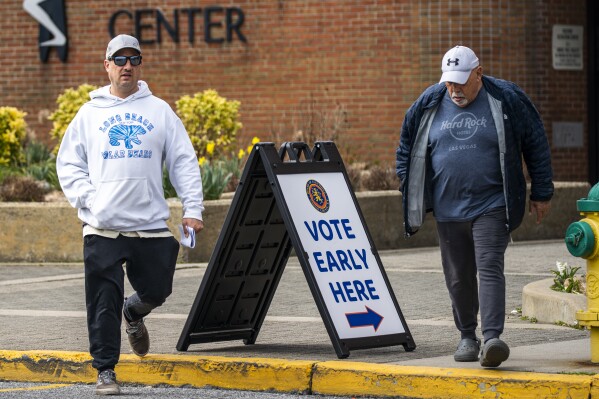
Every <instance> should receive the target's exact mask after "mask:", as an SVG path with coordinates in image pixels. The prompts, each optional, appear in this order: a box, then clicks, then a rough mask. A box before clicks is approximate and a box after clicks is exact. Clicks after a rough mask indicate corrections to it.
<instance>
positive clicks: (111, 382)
mask: <svg viewBox="0 0 599 399" xmlns="http://www.w3.org/2000/svg"><path fill="white" fill-rule="evenodd" d="M120 393H121V388H120V387H119V384H118V383H117V382H116V373H115V372H114V370H110V369H108V370H104V371H102V372H100V373H98V382H96V395H120Z"/></svg>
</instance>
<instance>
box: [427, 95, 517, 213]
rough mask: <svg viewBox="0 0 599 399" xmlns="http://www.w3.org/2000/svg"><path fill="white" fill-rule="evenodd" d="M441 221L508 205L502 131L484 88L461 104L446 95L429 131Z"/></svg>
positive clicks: (434, 185)
mask: <svg viewBox="0 0 599 399" xmlns="http://www.w3.org/2000/svg"><path fill="white" fill-rule="evenodd" d="M429 146H430V150H431V156H432V168H433V176H434V177H433V201H434V202H433V208H434V215H435V219H436V220H437V221H439V222H451V221H469V220H472V219H474V218H476V217H478V216H480V215H481V214H482V213H483V212H485V211H487V210H488V209H491V208H496V207H500V206H505V198H504V196H503V183H502V178H501V167H500V164H499V145H498V139H497V130H496V128H495V122H494V121H493V116H492V114H491V108H490V106H489V100H488V99H487V92H486V90H485V89H484V88H481V90H480V91H479V92H478V95H477V96H476V98H475V99H474V101H473V102H472V103H470V104H469V105H468V106H467V107H465V108H460V107H458V106H457V105H456V104H454V102H453V101H451V97H450V96H449V92H447V94H446V95H445V97H444V98H443V100H442V101H441V103H440V104H439V109H438V110H437V113H436V115H435V118H434V120H433V123H432V125H431V130H430V133H429Z"/></svg>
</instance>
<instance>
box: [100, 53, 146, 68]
mask: <svg viewBox="0 0 599 399" xmlns="http://www.w3.org/2000/svg"><path fill="white" fill-rule="evenodd" d="M127 60H129V62H131V66H138V65H139V64H141V55H132V56H130V57H127V56H124V55H118V56H116V57H109V58H108V61H114V65H116V66H125V64H127Z"/></svg>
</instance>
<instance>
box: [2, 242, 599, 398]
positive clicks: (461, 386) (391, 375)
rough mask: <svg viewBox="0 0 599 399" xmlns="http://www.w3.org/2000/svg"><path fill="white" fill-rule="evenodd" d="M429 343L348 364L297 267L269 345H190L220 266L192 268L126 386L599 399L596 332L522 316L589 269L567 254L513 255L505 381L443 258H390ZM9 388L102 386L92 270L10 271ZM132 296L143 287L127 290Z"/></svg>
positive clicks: (274, 309)
mask: <svg viewBox="0 0 599 399" xmlns="http://www.w3.org/2000/svg"><path fill="white" fill-rule="evenodd" d="M379 256H380V258H381V261H382V264H383V266H384V269H385V272H386V274H387V276H388V278H389V281H390V284H391V286H392V289H393V291H394V293H395V296H396V297H397V300H398V302H399V305H400V308H401V312H402V314H403V316H404V318H405V320H406V324H407V326H408V328H409V330H410V333H411V335H412V337H413V339H414V341H415V343H416V349H415V350H413V351H410V352H407V351H405V350H404V348H403V346H401V345H400V346H388V347H379V348H372V349H360V350H353V351H351V353H350V356H349V358H347V359H344V360H339V359H338V358H337V355H336V353H335V350H334V348H333V346H332V344H331V340H330V338H329V335H328V334H327V331H326V328H325V325H324V323H323V321H322V319H321V317H320V315H319V312H318V309H317V307H316V305H315V302H314V299H313V297H312V295H311V292H310V289H309V287H308V284H307V282H306V278H305V276H304V274H303V271H302V268H301V266H300V264H299V262H298V260H297V258H295V257H291V258H290V259H289V261H288V263H287V266H286V268H285V271H284V273H283V276H282V278H281V281H280V283H279V286H278V288H277V291H276V293H275V295H274V298H273V301H272V304H271V306H270V309H269V310H268V313H267V317H266V320H265V322H264V324H263V325H262V328H261V330H260V333H259V335H258V338H257V341H256V343H255V344H253V345H245V344H244V343H243V342H241V341H223V342H212V343H203V344H192V345H191V346H190V347H189V349H188V351H186V352H179V351H177V349H176V344H177V341H178V340H179V337H180V335H181V332H182V330H183V326H184V324H185V321H186V319H187V317H188V314H189V312H190V310H191V306H192V304H193V302H194V299H195V297H196V294H197V292H198V289H199V286H200V283H201V280H202V277H203V275H204V273H205V271H206V264H180V265H178V269H177V272H176V273H175V283H174V290H173V294H172V295H171V297H170V298H169V299H168V300H167V302H166V303H165V304H164V305H163V306H162V307H160V308H158V309H156V310H155V311H154V312H153V313H152V315H151V316H150V317H148V319H147V321H146V325H147V327H148V329H149V331H150V336H151V349H150V354H149V355H148V356H147V357H145V358H143V359H140V358H138V357H136V356H135V355H133V354H131V351H130V348H129V346H128V343H127V340H126V335H125V334H124V331H123V336H122V356H121V362H120V363H119V366H118V367H117V370H116V371H117V375H118V378H119V380H120V381H122V382H124V383H134V384H145V385H159V384H168V385H176V386H198V387H199V386H214V387H220V388H225V389H241V390H258V391H260V390H271V391H279V392H300V393H311V394H322V395H350V396H351V395H353V396H387V397H402V396H404V397H418V398H477V397H480V398H487V397H489V398H490V397H493V398H529V397H530V398H545V397H547V398H549V397H550V398H562V397H563V398H578V397H580V398H590V397H596V398H599V388H597V387H596V385H598V382H599V381H598V380H597V378H598V376H599V365H598V364H594V363H592V362H591V348H590V345H591V344H590V332H589V331H588V330H581V329H576V328H573V327H570V326H563V325H557V324H541V323H532V322H531V321H530V320H526V319H523V318H522V317H521V314H520V313H519V310H520V308H521V305H522V290H523V288H524V286H526V285H527V284H529V283H532V282H535V281H538V280H542V279H546V278H550V277H552V273H551V270H553V269H555V263H556V261H560V262H567V263H568V264H569V265H571V266H581V267H582V269H581V271H580V272H579V273H580V274H583V273H584V271H585V270H586V261H585V260H583V259H580V258H575V257H573V256H572V255H570V254H569V253H568V251H567V248H566V246H565V244H564V243H563V241H561V240H555V241H528V242H520V243H512V244H510V246H509V247H508V250H507V253H506V279H507V292H506V326H505V331H504V334H503V335H502V339H503V340H504V341H506V342H507V343H508V345H509V346H510V349H511V355H510V358H509V359H508V360H507V361H506V362H504V363H503V364H502V365H501V366H500V367H498V368H497V369H483V368H481V366H480V365H479V364H478V362H474V363H456V362H455V361H454V360H453V352H454V351H455V347H456V345H457V343H458V341H459V333H458V332H457V330H456V329H455V326H454V324H453V319H452V313H451V306H450V303H449V298H448V294H447V290H446V288H445V283H444V279H443V273H442V269H441V260H440V254H439V250H438V248H434V247H433V248H416V249H404V250H392V251H380V252H379ZM0 288H1V289H0V304H1V305H0V326H1V327H0V331H1V334H0V379H2V380H13V381H45V382H53V383H63V382H89V383H92V382H93V381H95V377H96V374H95V371H94V370H93V369H92V368H91V360H90V357H89V354H88V341H87V330H86V323H85V302H84V279H83V265H82V264H56V263H51V264H49V263H43V264H23V263H20V264H0ZM127 292H130V287H129V286H127ZM598 344H599V343H598Z"/></svg>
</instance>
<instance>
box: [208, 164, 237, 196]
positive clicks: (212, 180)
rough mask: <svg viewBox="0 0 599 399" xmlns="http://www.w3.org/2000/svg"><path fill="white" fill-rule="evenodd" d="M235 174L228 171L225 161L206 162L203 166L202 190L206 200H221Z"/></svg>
mask: <svg viewBox="0 0 599 399" xmlns="http://www.w3.org/2000/svg"><path fill="white" fill-rule="evenodd" d="M232 176H233V173H231V172H229V171H228V170H227V167H226V166H225V162H224V161H216V162H212V163H210V162H206V163H204V164H203V165H202V188H203V190H204V199H205V200H215V199H219V198H220V196H221V194H222V193H223V192H224V191H225V188H226V187H227V184H229V180H231V177H232Z"/></svg>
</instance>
